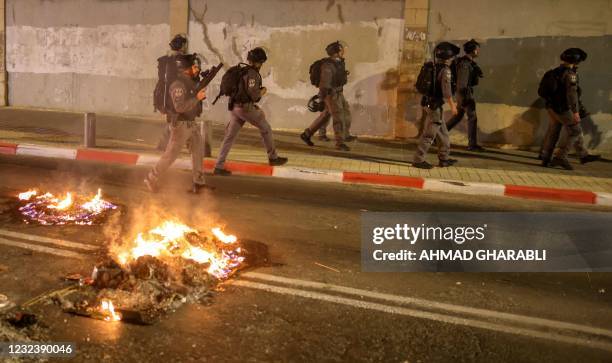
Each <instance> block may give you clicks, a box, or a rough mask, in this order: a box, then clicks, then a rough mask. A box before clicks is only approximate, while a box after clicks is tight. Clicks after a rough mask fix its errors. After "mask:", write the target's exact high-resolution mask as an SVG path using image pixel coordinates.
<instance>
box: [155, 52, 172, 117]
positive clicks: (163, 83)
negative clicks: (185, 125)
mask: <svg viewBox="0 0 612 363" xmlns="http://www.w3.org/2000/svg"><path fill="white" fill-rule="evenodd" d="M177 74H178V70H177V68H176V62H175V57H174V56H163V57H160V58H158V59H157V83H156V84H155V89H154V90H153V111H158V112H160V113H162V114H167V113H169V112H170V113H172V112H174V106H173V105H172V99H171V98H170V92H169V91H170V85H171V84H172V82H174V81H175V80H176V78H177Z"/></svg>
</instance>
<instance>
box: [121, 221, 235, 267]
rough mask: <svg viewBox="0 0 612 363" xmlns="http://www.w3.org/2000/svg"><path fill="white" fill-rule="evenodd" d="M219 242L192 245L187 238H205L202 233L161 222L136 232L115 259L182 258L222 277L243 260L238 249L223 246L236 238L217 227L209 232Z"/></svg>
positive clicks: (127, 261)
mask: <svg viewBox="0 0 612 363" xmlns="http://www.w3.org/2000/svg"><path fill="white" fill-rule="evenodd" d="M209 236H210V237H211V240H212V237H215V238H216V240H218V241H219V242H221V245H222V246H221V248H218V247H216V245H215V246H214V247H209V248H205V247H204V246H194V245H193V244H192V243H191V242H190V241H206V238H202V237H205V236H203V234H202V233H201V232H199V231H197V230H195V229H193V228H191V227H189V226H186V225H184V224H182V223H179V222H174V221H165V222H163V223H162V224H161V225H159V226H158V227H156V228H153V229H151V230H150V231H149V232H147V233H139V234H138V235H137V236H136V238H135V239H134V241H133V242H132V243H131V244H130V245H129V246H128V247H127V248H123V249H121V250H120V251H119V252H118V253H116V254H115V257H116V260H117V262H119V264H121V265H123V266H126V265H129V263H130V262H132V261H135V260H137V259H138V258H139V257H142V256H153V257H155V258H159V259H169V258H182V259H185V260H191V261H194V262H197V263H199V264H208V268H207V272H208V273H209V274H210V275H212V276H215V277H216V278H219V279H222V278H226V277H228V276H229V274H230V273H231V272H232V271H233V270H235V269H236V268H237V267H238V266H239V265H240V264H241V263H242V262H243V261H244V257H242V256H240V252H241V249H240V247H239V246H235V248H233V249H227V248H226V245H228V244H233V243H235V242H236V241H237V240H238V239H237V238H236V236H233V235H226V234H225V233H223V231H221V229H220V228H218V227H215V228H212V229H211V233H210V234H209Z"/></svg>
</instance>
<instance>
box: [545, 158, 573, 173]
mask: <svg viewBox="0 0 612 363" xmlns="http://www.w3.org/2000/svg"><path fill="white" fill-rule="evenodd" d="M549 165H550V167H552V168H554V167H555V166H560V167H562V168H563V169H565V170H574V167H573V166H572V165H571V164H570V162H569V160H567V159H561V158H558V157H555V158H553V159H552V160H551V161H550V164H549Z"/></svg>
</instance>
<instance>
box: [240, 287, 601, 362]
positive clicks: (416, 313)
mask: <svg viewBox="0 0 612 363" xmlns="http://www.w3.org/2000/svg"><path fill="white" fill-rule="evenodd" d="M231 285H235V286H242V287H248V288H252V289H258V290H264V291H267V292H273V293H277V294H282V295H292V296H299V297H304V298H309V299H315V300H321V301H326V302H331V303H336V304H342V305H348V306H352V307H356V308H361V309H368V310H375V311H381V312H385V313H389V314H398V315H404V316H411V317H414V318H420V319H428V320H433V321H438V322H442V323H447V324H454V325H463V326H468V327H472V328H479V329H485V330H491V331H496V332H501V333H507V334H514V335H521V336H525V337H530V338H539V339H547V340H553V341H556V342H560V343H568V344H574V345H580V346H585V347H589V348H598V349H602V350H605V351H609V352H612V343H608V342H604V341H601V340H594V339H585V338H579V337H572V336H566V335H561V334H557V333H552V332H543V331H538V330H531V329H527V328H516V327H511V326H507V325H500V324H494V323H487V322H484V321H479V320H472V319H467V318H461V317H454V316H450V315H444V314H438V313H431V312H427V311H421V310H413V309H408V308H404V307H398V306H389V305H384V304H379V303H373V302H368V301H362V300H355V299H350V298H346V297H339V296H334V295H328V294H323V293H320V292H313V291H305V290H297V289H292V288H287V287H280V286H275V285H267V284H263V283H259V282H252V281H245V280H236V281H232V282H231Z"/></svg>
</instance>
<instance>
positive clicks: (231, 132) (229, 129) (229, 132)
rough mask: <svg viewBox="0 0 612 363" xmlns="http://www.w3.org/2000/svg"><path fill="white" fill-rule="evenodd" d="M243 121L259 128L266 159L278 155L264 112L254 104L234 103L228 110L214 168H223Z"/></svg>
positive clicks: (274, 157)
mask: <svg viewBox="0 0 612 363" xmlns="http://www.w3.org/2000/svg"><path fill="white" fill-rule="evenodd" d="M245 122H248V123H250V124H251V125H253V126H255V127H257V129H259V133H260V134H261V139H262V141H263V144H264V147H265V148H266V152H267V153H268V159H270V160H272V159H276V158H277V157H278V156H277V155H276V148H275V146H274V139H273V138H272V127H270V124H269V123H268V121H266V114H265V113H264V112H263V111H262V110H261V109H260V108H259V107H258V106H257V105H255V104H251V103H248V104H244V105H235V106H234V109H233V110H232V111H231V112H230V120H229V122H228V123H227V125H225V136H224V138H223V142H222V143H221V148H220V149H219V156H218V157H217V163H216V165H215V168H218V169H223V166H224V165H225V160H226V159H227V155H228V154H229V152H230V150H231V148H232V145H233V144H234V141H235V140H236V137H237V136H238V133H239V132H240V129H241V128H242V126H244V123H245Z"/></svg>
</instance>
